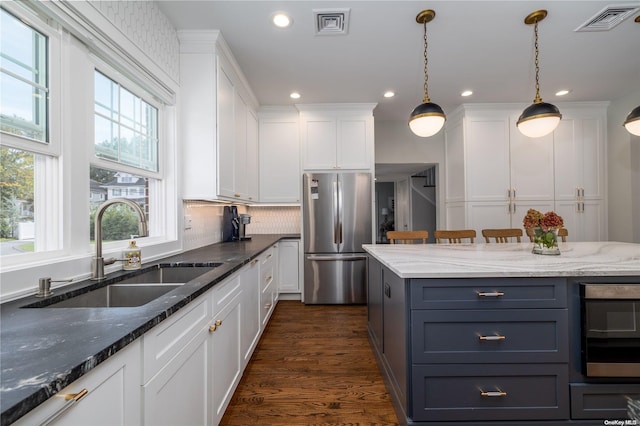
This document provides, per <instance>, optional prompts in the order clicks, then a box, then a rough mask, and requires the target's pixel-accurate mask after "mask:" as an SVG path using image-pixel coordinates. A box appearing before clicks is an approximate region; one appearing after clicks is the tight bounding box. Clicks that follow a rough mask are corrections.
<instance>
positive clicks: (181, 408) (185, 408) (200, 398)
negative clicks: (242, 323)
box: [143, 326, 211, 426]
mask: <svg viewBox="0 0 640 426" xmlns="http://www.w3.org/2000/svg"><path fill="white" fill-rule="evenodd" d="M181 349H182V350H181V351H180V352H179V353H178V354H177V355H176V356H175V357H174V358H172V359H171V360H170V361H169V363H168V364H167V365H166V366H165V367H164V368H163V369H162V370H160V372H159V373H158V374H157V375H156V376H154V377H153V378H152V379H151V380H150V381H149V382H148V383H146V384H145V385H144V386H143V394H144V399H143V401H144V423H143V424H144V425H146V426H174V425H179V424H184V425H193V426H195V425H201V426H207V425H209V424H210V423H209V422H210V417H211V414H210V411H211V409H210V401H209V393H208V387H209V383H208V382H207V377H208V376H209V374H210V368H211V367H210V358H211V355H210V350H211V349H210V346H209V327H208V326H206V327H201V328H200V329H199V330H198V333H197V334H196V336H195V337H194V338H193V339H191V340H190V341H188V342H187V343H186V344H184V345H181Z"/></svg>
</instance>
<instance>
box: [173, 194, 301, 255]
mask: <svg viewBox="0 0 640 426" xmlns="http://www.w3.org/2000/svg"><path fill="white" fill-rule="evenodd" d="M224 206H225V204H216V203H209V202H206V201H185V202H184V203H183V214H184V216H185V219H186V218H187V217H188V218H189V219H190V228H189V229H185V230H184V231H183V234H182V239H183V248H184V250H193V249H196V248H199V247H203V246H206V245H209V244H214V243H218V242H220V241H222V211H223V208H224ZM237 207H238V213H248V214H250V215H251V223H250V224H249V225H247V231H246V232H247V235H253V234H299V233H300V219H301V216H300V207H295V206H293V207H277V206H269V207H262V206H252V207H247V206H241V205H239V206H237ZM185 225H186V220H185Z"/></svg>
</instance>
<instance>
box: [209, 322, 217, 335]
mask: <svg viewBox="0 0 640 426" xmlns="http://www.w3.org/2000/svg"><path fill="white" fill-rule="evenodd" d="M216 328H218V327H217V326H216V325H215V324H214V325H210V326H209V333H213V332H214V331H216Z"/></svg>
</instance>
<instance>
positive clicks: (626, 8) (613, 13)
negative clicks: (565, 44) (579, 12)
mask: <svg viewBox="0 0 640 426" xmlns="http://www.w3.org/2000/svg"><path fill="white" fill-rule="evenodd" d="M638 10H640V4H638V3H636V4H633V5H621V6H615V5H611V6H607V7H605V8H604V9H602V10H601V11H600V12H598V13H596V14H595V15H594V16H592V17H591V18H589V19H588V20H587V21H586V22H585V23H584V24H582V25H580V26H579V27H578V28H576V29H575V30H574V31H609V30H610V29H612V28H613V27H615V26H616V25H618V24H619V23H620V22H622V21H624V20H625V19H627V18H628V17H629V16H631V15H633V14H634V13H636V12H637V11H638Z"/></svg>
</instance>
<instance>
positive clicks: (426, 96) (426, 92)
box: [423, 21, 431, 104]
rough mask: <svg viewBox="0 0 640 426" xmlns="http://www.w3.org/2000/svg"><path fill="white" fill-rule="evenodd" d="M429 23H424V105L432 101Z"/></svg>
mask: <svg viewBox="0 0 640 426" xmlns="http://www.w3.org/2000/svg"><path fill="white" fill-rule="evenodd" d="M427 46H428V43H427V22H426V21H425V22H424V100H423V103H425V104H426V103H429V102H431V100H430V99H429V83H428V82H429V74H428V73H427V67H428V64H429V59H427Z"/></svg>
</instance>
